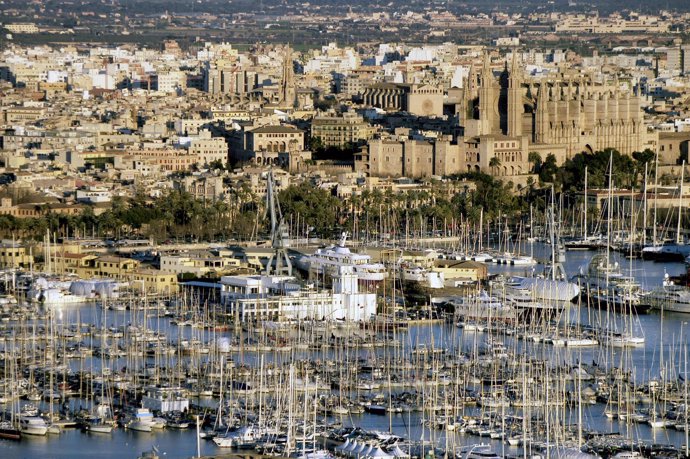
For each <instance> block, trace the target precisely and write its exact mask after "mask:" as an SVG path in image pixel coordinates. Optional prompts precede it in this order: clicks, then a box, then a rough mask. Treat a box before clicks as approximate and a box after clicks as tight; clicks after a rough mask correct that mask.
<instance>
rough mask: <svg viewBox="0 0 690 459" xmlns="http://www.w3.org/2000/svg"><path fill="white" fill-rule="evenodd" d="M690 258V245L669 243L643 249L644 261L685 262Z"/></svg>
mask: <svg viewBox="0 0 690 459" xmlns="http://www.w3.org/2000/svg"><path fill="white" fill-rule="evenodd" d="M688 256H690V244H682V243H677V242H667V243H665V244H661V245H650V246H647V247H644V248H642V259H643V260H654V261H683V260H685V259H686V258H687V257H688Z"/></svg>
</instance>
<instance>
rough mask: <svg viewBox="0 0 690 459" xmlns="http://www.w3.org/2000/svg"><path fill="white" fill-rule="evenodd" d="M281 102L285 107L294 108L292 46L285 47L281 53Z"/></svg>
mask: <svg viewBox="0 0 690 459" xmlns="http://www.w3.org/2000/svg"><path fill="white" fill-rule="evenodd" d="M280 89H281V91H280V92H281V94H280V97H281V99H282V100H281V102H282V104H283V105H284V106H285V107H286V108H294V106H295V104H296V102H297V101H296V94H295V74H294V70H293V68H292V48H291V47H290V45H287V46H286V47H285V52H284V55H283V75H282V78H281V80H280Z"/></svg>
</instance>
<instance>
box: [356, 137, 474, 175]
mask: <svg viewBox="0 0 690 459" xmlns="http://www.w3.org/2000/svg"><path fill="white" fill-rule="evenodd" d="M355 170H356V171H358V172H365V173H368V174H369V175H372V176H388V177H402V176H404V177H413V178H423V177H430V176H432V175H448V174H454V173H458V172H462V171H463V164H462V163H461V155H460V145H458V144H457V143H453V142H452V140H451V138H450V137H447V136H443V137H441V138H439V139H428V140H417V139H410V138H403V139H373V140H371V141H369V145H368V147H367V148H365V149H363V150H362V151H361V152H360V153H359V154H358V155H357V156H356V158H355Z"/></svg>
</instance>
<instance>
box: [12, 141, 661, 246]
mask: <svg viewBox="0 0 690 459" xmlns="http://www.w3.org/2000/svg"><path fill="white" fill-rule="evenodd" d="M610 158H613V183H614V186H616V187H630V186H633V187H635V186H639V185H640V182H641V180H642V177H643V175H644V168H645V164H649V163H650V162H652V161H653V160H654V153H653V152H651V151H644V152H640V153H635V154H633V156H632V157H629V156H626V155H621V154H620V153H618V152H617V151H614V150H604V151H600V152H596V153H593V154H588V153H581V154H578V155H575V156H574V157H572V158H571V159H569V160H567V161H566V162H565V164H563V165H562V166H561V167H557V166H556V163H555V157H553V155H549V156H547V158H546V159H545V160H544V161H542V160H541V157H540V156H539V155H537V154H530V157H529V161H530V163H531V164H532V171H533V172H534V173H536V174H537V175H538V177H539V182H534V181H530V182H528V186H527V187H524V188H519V187H518V189H516V188H515V187H514V186H513V184H512V183H510V182H502V181H500V180H498V179H496V178H494V177H492V176H489V175H487V174H484V173H478V172H474V173H468V174H461V175H458V176H454V177H449V178H448V179H449V180H448V181H447V182H431V183H430V184H429V186H428V187H426V188H425V189H419V190H412V191H409V192H406V193H393V192H391V191H390V190H387V191H381V190H372V191H369V190H363V191H362V192H361V193H359V194H356V195H353V196H352V197H350V198H348V199H340V198H338V197H336V196H334V195H333V193H332V191H331V190H330V189H322V188H318V187H315V186H313V185H311V184H309V183H302V184H299V185H293V186H290V187H289V188H287V189H285V190H283V191H281V192H280V193H279V196H278V197H279V201H280V204H281V208H282V212H283V215H284V216H285V218H286V220H287V221H288V222H290V221H296V220H299V221H300V222H304V224H306V225H307V226H309V227H311V228H313V230H312V234H318V235H321V236H335V235H337V234H338V233H339V232H340V231H342V230H348V231H353V230H367V231H370V232H371V231H381V232H390V231H399V230H403V229H404V228H410V227H417V228H419V227H421V226H424V225H429V226H430V225H431V224H432V222H433V225H435V227H436V228H439V229H440V228H441V227H442V225H443V224H444V223H445V224H449V223H450V222H452V221H458V220H460V219H466V220H468V221H470V222H478V221H479V218H480V214H481V213H483V215H484V219H485V221H495V220H496V219H497V218H498V217H499V216H507V217H513V218H520V217H521V216H522V218H524V217H525V216H526V215H528V211H529V209H530V207H533V209H534V210H535V211H536V212H537V213H540V212H541V211H543V209H544V207H545V206H546V203H547V201H548V200H547V199H546V198H545V196H546V193H545V191H544V190H543V187H544V186H545V185H546V184H550V183H553V184H554V188H555V189H556V190H557V191H560V192H564V193H568V194H570V193H572V192H577V191H580V190H582V189H583V188H584V170H585V166H587V167H588V174H589V175H588V184H589V186H590V187H591V188H596V187H606V186H607V185H608V174H609V172H608V171H609V159H610ZM650 171H651V169H650ZM458 181H463V182H458ZM458 183H461V185H458ZM549 187H550V185H549ZM39 210H41V212H43V215H42V217H41V218H29V219H17V218H13V217H10V216H7V215H0V235H1V236H3V237H10V236H11V235H12V234H14V235H15V236H16V237H23V238H27V237H29V238H30V237H34V238H41V237H43V235H44V234H45V233H46V231H47V230H49V231H50V232H54V233H57V234H59V235H62V236H73V235H75V234H80V235H84V236H90V235H94V236H97V237H131V236H133V235H134V236H141V237H150V238H153V239H155V240H157V241H159V242H160V241H163V240H165V239H175V238H186V239H189V238H193V239H199V240H227V239H229V238H236V239H240V240H243V239H248V238H257V237H263V236H265V233H266V231H267V224H266V223H267V222H266V219H265V218H264V214H265V203H264V201H263V200H262V199H259V198H257V197H256V196H254V195H253V194H252V192H251V190H250V189H249V188H248V187H246V186H243V187H237V188H234V189H231V191H230V195H229V196H227V197H226V199H224V200H217V201H209V202H205V201H203V200H200V199H196V198H194V196H192V195H191V194H189V193H186V192H184V191H179V190H170V191H168V192H166V193H165V194H164V195H162V196H161V197H159V198H157V199H151V198H149V197H148V196H146V195H144V194H143V193H141V192H138V193H135V195H134V196H133V197H132V198H129V199H124V198H119V197H116V198H114V199H113V202H112V207H111V208H110V209H109V210H107V211H105V212H104V213H102V214H100V215H96V214H95V213H94V212H93V210H92V209H91V208H86V209H85V210H84V211H83V212H82V213H81V214H80V215H76V216H68V215H58V214H55V213H51V212H50V211H49V209H48V208H40V209H39Z"/></svg>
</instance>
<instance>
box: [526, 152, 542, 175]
mask: <svg viewBox="0 0 690 459" xmlns="http://www.w3.org/2000/svg"><path fill="white" fill-rule="evenodd" d="M527 161H529V162H530V163H531V164H532V173H533V174H538V173H539V169H541V163H542V160H541V154H540V153H539V152H538V151H530V152H529V154H528V155H527Z"/></svg>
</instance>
